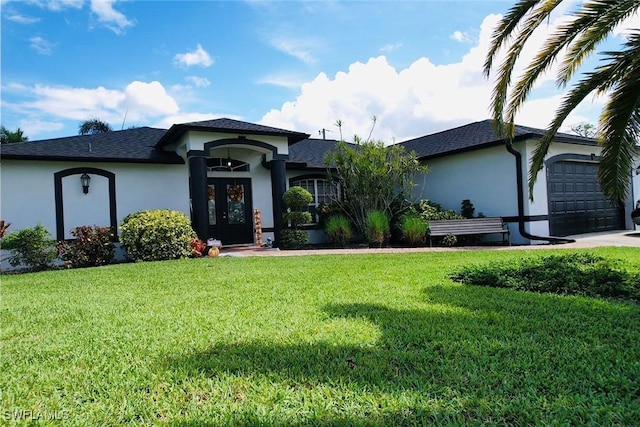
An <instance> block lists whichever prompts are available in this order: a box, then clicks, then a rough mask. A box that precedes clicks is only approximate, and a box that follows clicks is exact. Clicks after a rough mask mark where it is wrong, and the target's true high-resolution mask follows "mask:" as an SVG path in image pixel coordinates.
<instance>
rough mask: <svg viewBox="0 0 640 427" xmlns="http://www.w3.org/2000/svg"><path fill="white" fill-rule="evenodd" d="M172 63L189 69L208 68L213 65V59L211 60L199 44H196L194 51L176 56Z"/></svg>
mask: <svg viewBox="0 0 640 427" xmlns="http://www.w3.org/2000/svg"><path fill="white" fill-rule="evenodd" d="M173 61H174V62H175V63H176V64H178V65H180V66H184V67H191V66H193V65H200V66H202V67H209V66H210V65H211V64H213V59H211V56H210V55H209V54H208V53H207V51H206V50H204V49H203V48H202V46H201V45H200V44H198V47H197V48H196V50H194V51H191V52H186V53H178V54H176V56H174V57H173Z"/></svg>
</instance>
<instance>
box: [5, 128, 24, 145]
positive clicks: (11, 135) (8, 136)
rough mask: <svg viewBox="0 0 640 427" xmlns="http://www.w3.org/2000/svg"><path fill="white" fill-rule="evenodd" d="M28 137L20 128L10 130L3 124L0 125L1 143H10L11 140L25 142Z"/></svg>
mask: <svg viewBox="0 0 640 427" xmlns="http://www.w3.org/2000/svg"><path fill="white" fill-rule="evenodd" d="M28 140H29V137H27V136H25V135H24V131H23V130H22V129H20V128H17V129H16V130H15V131H13V132H11V131H10V130H9V129H7V128H6V127H4V126H0V143H2V144H11V143H13V142H25V141H28Z"/></svg>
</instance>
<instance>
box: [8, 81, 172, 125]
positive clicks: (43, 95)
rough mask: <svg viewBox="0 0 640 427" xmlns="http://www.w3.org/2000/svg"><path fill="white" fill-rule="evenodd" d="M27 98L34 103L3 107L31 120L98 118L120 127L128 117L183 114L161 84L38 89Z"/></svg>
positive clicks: (26, 92)
mask: <svg viewBox="0 0 640 427" xmlns="http://www.w3.org/2000/svg"><path fill="white" fill-rule="evenodd" d="M23 94H24V95H25V96H26V97H28V98H30V99H29V100H26V101H21V102H18V103H13V104H9V105H5V106H3V107H5V108H7V109H8V110H11V111H14V112H19V113H20V114H23V115H25V116H29V117H47V121H56V120H75V121H82V120H86V119H88V118H90V117H98V118H100V119H101V120H104V121H106V122H108V123H120V122H121V121H122V119H123V117H124V116H125V114H126V115H127V120H129V121H141V120H149V119H156V118H158V117H162V116H165V115H172V114H177V113H178V112H179V108H178V104H177V103H176V101H175V100H174V99H173V98H172V97H171V96H169V95H168V94H167V93H166V91H165V89H164V87H163V86H162V85H161V84H160V83H159V82H157V81H153V82H150V83H146V82H141V81H133V82H131V83H130V84H128V85H127V86H126V87H125V88H124V89H122V90H120V89H107V88H105V87H102V86H100V87H97V88H76V87H69V86H46V85H36V86H33V87H25V90H24V93H23ZM31 99H33V100H31Z"/></svg>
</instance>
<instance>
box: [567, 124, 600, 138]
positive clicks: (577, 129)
mask: <svg viewBox="0 0 640 427" xmlns="http://www.w3.org/2000/svg"><path fill="white" fill-rule="evenodd" d="M571 132H573V133H575V134H576V135H580V136H584V137H585V138H594V137H595V136H596V135H597V133H598V129H597V128H596V126H595V125H593V124H591V123H587V122H583V123H577V124H574V125H572V126H571Z"/></svg>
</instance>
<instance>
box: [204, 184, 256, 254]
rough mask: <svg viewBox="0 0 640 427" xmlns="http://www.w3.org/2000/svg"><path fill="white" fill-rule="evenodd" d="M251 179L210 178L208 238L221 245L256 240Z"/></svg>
mask: <svg viewBox="0 0 640 427" xmlns="http://www.w3.org/2000/svg"><path fill="white" fill-rule="evenodd" d="M252 212H253V207H252V204H251V179H249V178H209V179H208V180H207V213H208V222H209V238H215V239H219V240H220V241H222V245H223V246H225V245H236V244H249V243H253V217H252Z"/></svg>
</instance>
